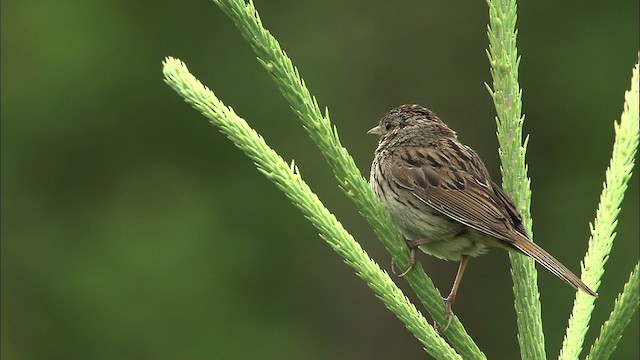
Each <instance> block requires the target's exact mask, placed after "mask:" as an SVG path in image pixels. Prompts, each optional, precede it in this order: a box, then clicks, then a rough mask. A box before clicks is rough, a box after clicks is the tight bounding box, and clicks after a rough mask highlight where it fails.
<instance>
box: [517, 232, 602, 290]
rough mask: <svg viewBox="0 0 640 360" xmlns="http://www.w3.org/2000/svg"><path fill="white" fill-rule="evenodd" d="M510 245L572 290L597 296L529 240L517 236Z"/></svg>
mask: <svg viewBox="0 0 640 360" xmlns="http://www.w3.org/2000/svg"><path fill="white" fill-rule="evenodd" d="M512 245H513V246H514V247H515V248H516V249H518V250H520V251H521V252H522V253H524V254H525V255H528V256H530V257H532V258H533V259H535V261H536V262H537V263H538V264H540V265H542V266H544V267H545V268H546V269H547V270H549V271H550V272H551V273H552V274H554V275H555V276H557V277H559V278H560V279H562V280H564V281H565V282H567V283H568V284H569V285H571V286H573V288H574V289H576V290H578V289H580V290H582V291H584V292H586V293H587V294H589V295H591V296H598V294H596V292H595V291H593V290H591V289H590V288H589V287H588V286H587V285H586V284H585V283H583V282H582V280H580V278H579V277H577V276H576V275H575V274H574V273H572V272H571V270H569V269H567V268H566V267H565V266H564V265H562V264H561V263H560V262H559V261H558V260H556V259H555V258H554V257H553V256H551V254H549V253H548V252H546V251H545V250H544V249H543V248H541V247H540V246H538V245H537V244H536V243H534V242H532V241H531V240H529V239H527V238H525V237H523V236H522V235H520V234H518V238H517V240H516V241H514V242H513V243H512Z"/></svg>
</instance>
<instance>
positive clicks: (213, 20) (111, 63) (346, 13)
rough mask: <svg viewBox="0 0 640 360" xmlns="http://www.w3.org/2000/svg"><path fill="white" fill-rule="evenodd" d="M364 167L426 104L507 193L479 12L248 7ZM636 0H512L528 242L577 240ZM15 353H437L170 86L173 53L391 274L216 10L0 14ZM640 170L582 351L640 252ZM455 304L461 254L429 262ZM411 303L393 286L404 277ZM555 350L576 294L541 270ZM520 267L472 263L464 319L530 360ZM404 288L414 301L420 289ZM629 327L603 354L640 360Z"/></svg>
mask: <svg viewBox="0 0 640 360" xmlns="http://www.w3.org/2000/svg"><path fill="white" fill-rule="evenodd" d="M256 3H257V7H258V10H259V11H260V14H261V16H262V19H263V21H264V24H265V26H267V28H269V29H270V30H271V31H272V33H273V34H274V35H275V36H276V37H277V38H278V39H279V40H280V42H281V44H282V46H283V48H284V49H285V50H286V51H287V52H288V54H289V55H290V56H291V57H292V59H293V60H294V63H295V64H296V65H297V66H298V67H299V69H300V70H301V73H302V76H303V77H304V79H305V80H306V82H307V84H308V86H309V88H310V89H311V91H312V93H313V94H315V95H316V96H317V98H318V100H319V103H320V104H321V106H322V107H324V106H328V107H329V109H330V111H331V119H332V120H333V122H334V123H335V125H336V126H337V127H338V129H339V131H340V135H341V139H342V141H343V144H344V145H345V146H347V147H348V148H349V149H350V151H351V153H352V155H353V156H354V158H355V160H356V162H357V164H358V165H359V167H360V169H361V170H362V172H363V174H365V176H368V172H369V165H370V162H371V159H372V154H373V150H374V148H375V145H376V139H375V138H374V137H370V136H367V135H366V134H365V131H366V130H368V129H369V128H371V127H372V126H373V125H374V124H376V123H377V121H378V119H379V118H380V117H381V116H382V115H383V114H384V113H385V112H386V111H387V110H389V109H390V108H392V107H394V106H396V105H399V104H401V103H420V104H423V105H425V106H428V107H429V108H431V109H433V110H434V111H436V112H437V113H438V114H439V115H440V116H441V117H442V118H443V119H444V120H445V121H446V122H447V123H448V124H449V125H451V127H453V128H454V129H455V130H457V131H458V134H459V137H460V138H461V139H462V141H463V142H466V143H467V144H469V145H470V146H472V147H474V148H475V149H476V150H477V151H478V152H479V153H480V155H481V156H482V157H483V159H484V160H485V162H486V164H487V166H488V167H489V169H490V170H491V172H492V174H493V175H494V177H495V178H496V179H499V170H498V169H499V163H498V157H497V152H496V148H497V141H496V139H495V123H494V114H495V112H494V109H493V105H492V102H491V100H490V98H489V96H488V94H487V91H486V89H485V87H484V85H483V82H490V74H489V70H488V61H487V59H486V55H485V49H486V47H487V39H486V23H487V21H488V10H487V6H486V3H485V2H484V1H470V2H465V3H464V4H461V3H458V2H447V1H439V2H436V1H398V2H395V3H394V4H393V5H391V3H390V2H370V1H364V0H354V1H337V0H333V1H293V0H280V1H275V0H274V1H258V0H256ZM637 14H638V2H637V1H618V2H595V1H589V2H586V3H585V2H582V3H580V4H579V5H577V4H576V3H575V2H569V1H564V2H557V1H548V0H547V1H535V2H533V1H528V2H527V1H523V2H522V3H521V4H520V7H519V25H518V28H519V30H520V35H519V43H518V47H519V51H520V54H521V55H522V63H521V68H520V79H521V85H522V87H523V89H524V109H523V110H524V113H525V114H526V118H527V121H526V123H525V131H526V132H527V133H528V134H530V136H531V141H530V145H529V151H528V157H527V161H528V164H529V170H530V171H529V173H530V175H531V178H532V190H533V203H532V212H533V216H534V233H535V239H536V241H537V242H538V243H539V244H541V245H542V246H543V247H544V248H545V249H547V250H548V251H549V252H551V253H552V254H554V255H555V256H556V257H557V258H558V259H560V260H561V261H562V262H564V263H565V264H566V265H567V266H568V267H569V268H571V269H572V270H574V271H577V270H578V266H579V265H578V264H579V261H580V260H581V259H582V257H583V255H584V252H585V250H586V244H587V239H588V237H589V228H588V222H589V221H592V220H593V218H594V215H595V209H596V206H597V203H598V197H599V194H600V191H601V187H602V182H603V181H604V170H605V168H606V167H607V164H608V159H609V157H610V154H611V146H612V141H613V125H612V123H613V120H614V119H618V118H619V116H620V113H621V111H622V103H623V94H624V91H625V90H627V89H628V88H629V81H630V75H631V69H632V66H633V64H634V63H635V62H636V59H637V51H638V15H637ZM1 20H2V28H1V30H2V39H1V40H2V89H1V90H2V114H1V115H2V194H1V195H2V209H1V210H2V322H1V325H2V328H1V331H2V343H1V346H2V357H3V358H6V359H79V358H82V359H113V358H120V359H224V358H230V359H254V358H264V359H270V358H272V359H295V358H300V359H389V358H403V359H409V358H412V359H413V358H424V357H425V353H424V352H423V350H422V349H421V347H420V345H419V344H418V342H417V341H415V340H414V339H413V338H412V337H411V335H410V334H409V333H408V332H407V331H406V330H405V329H404V328H403V326H402V324H401V323H400V322H399V321H398V320H397V319H395V318H394V316H393V315H392V314H391V313H390V312H388V311H387V310H386V309H385V308H384V307H383V305H382V304H381V303H380V302H379V301H378V300H377V299H376V298H375V297H374V296H373V295H372V293H371V292H370V291H369V290H368V288H367V287H366V286H365V284H364V283H363V282H362V281H361V280H360V279H358V278H357V277H356V276H355V275H354V274H353V273H352V271H351V270H350V269H349V268H348V267H347V266H345V265H344V264H343V263H342V262H341V260H340V259H339V257H338V256H337V255H336V254H334V253H333V252H332V251H331V250H330V248H329V247H328V246H327V245H326V244H325V243H323V241H322V240H320V238H319V237H318V236H317V234H316V232H315V231H314V229H313V228H312V226H311V225H310V224H309V223H308V222H307V221H306V220H305V219H304V218H303V217H302V216H301V215H300V214H299V213H298V211H297V210H296V209H294V208H293V207H292V206H291V205H290V204H289V203H288V201H287V200H286V199H285V197H284V196H283V195H282V194H281V193H280V192H279V191H278V190H277V189H276V188H275V187H274V186H273V185H272V184H270V183H269V182H268V181H267V180H266V179H265V178H264V177H263V176H262V175H261V174H259V173H258V172H257V171H256V170H255V168H254V166H253V165H252V164H251V162H250V161H248V160H247V159H246V158H245V157H244V155H242V154H241V153H240V151H239V150H237V149H235V148H234V147H233V146H232V145H231V143H230V142H229V141H228V140H227V139H225V138H224V136H222V135H220V134H219V133H217V132H216V131H215V129H214V128H213V127H211V126H210V125H209V124H208V123H207V122H206V121H205V120H204V118H203V117H202V116H201V115H199V114H198V113H197V112H196V111H194V110H192V109H191V108H190V107H189V106H187V105H186V104H185V103H183V101H182V100H181V99H180V98H179V97H178V96H177V95H176V94H175V93H173V91H171V90H170V89H169V87H167V86H166V85H164V84H163V82H162V74H161V61H162V60H163V58H164V57H165V56H168V55H171V56H175V57H179V58H180V59H182V60H183V61H185V62H186V63H187V65H188V66H189V68H190V70H191V71H192V72H193V73H194V74H195V75H196V76H198V77H199V78H200V79H201V80H202V81H203V82H204V83H205V84H207V85H208V86H209V87H211V88H212V89H213V90H214V91H215V92H216V94H217V95H218V96H219V97H220V99H222V100H223V101H224V102H225V103H226V104H228V105H230V106H233V107H234V108H235V109H236V111H237V112H238V113H239V114H240V115H241V116H243V117H244V118H245V119H247V121H248V122H249V123H250V124H251V125H252V126H254V127H255V128H256V129H257V130H258V131H259V132H260V133H261V134H263V135H264V137H265V138H266V139H267V141H268V142H269V144H270V145H271V146H273V147H274V148H275V149H276V150H277V151H279V152H280V154H282V155H283V156H284V157H285V158H286V159H292V158H295V159H296V164H299V167H300V169H301V171H302V175H303V177H304V178H305V180H306V181H307V182H308V183H309V184H310V185H311V187H312V188H313V189H314V190H315V191H316V192H317V194H318V195H319V196H320V198H321V199H322V200H323V201H324V202H325V204H326V205H327V206H328V208H329V209H331V210H332V211H334V212H335V214H336V215H337V216H338V218H339V219H340V220H341V221H342V223H343V224H344V225H345V227H346V228H347V229H348V230H349V231H351V233H352V234H353V235H354V236H355V237H356V239H358V240H359V241H360V242H361V244H362V245H363V246H364V247H365V249H367V251H368V252H369V253H370V255H371V256H372V257H373V258H375V259H376V260H377V261H378V262H379V263H380V264H382V265H383V266H384V267H385V268H386V269H389V256H388V255H387V254H386V252H385V251H384V250H383V249H382V247H381V245H380V244H379V243H378V241H377V239H376V238H375V236H374V234H373V232H372V231H371V229H370V228H369V227H368V225H367V224H366V222H365V221H364V220H363V219H362V218H361V217H360V216H359V215H358V214H357V211H356V209H355V207H354V206H353V205H352V204H351V202H350V201H349V200H348V199H346V197H345V196H344V195H343V194H342V193H341V192H340V191H339V189H338V188H337V186H336V183H335V181H334V179H333V175H332V174H331V172H330V170H329V169H328V167H327V165H326V164H325V163H324V161H323V160H322V158H321V156H320V154H319V152H318V151H317V150H316V148H315V147H314V145H313V144H312V142H311V141H310V140H309V139H308V138H307V136H306V134H305V133H304V131H303V130H302V128H301V126H300V123H299V122H298V120H297V119H296V117H295V116H294V115H293V114H292V113H291V111H290V110H289V109H288V106H287V104H286V102H285V101H284V100H283V98H282V97H281V96H280V94H279V93H278V91H277V90H276V88H275V86H274V84H273V83H272V82H271V80H270V78H269V77H268V75H267V73H266V72H265V71H263V70H262V69H261V67H260V66H259V64H258V63H257V62H256V61H255V59H254V56H253V54H252V52H251V50H250V48H249V46H248V45H247V44H246V43H245V42H244V40H243V39H242V38H241V37H240V35H239V33H238V32H237V31H236V29H235V27H234V26H233V25H232V24H231V22H230V21H229V20H228V19H227V18H226V17H225V16H224V15H223V14H222V12H221V11H220V10H219V9H218V8H217V7H216V6H215V5H214V4H213V3H212V2H211V1H187V2H178V1H155V2H150V1H138V2H130V1H123V0H112V1H78V0H62V1H57V2H41V1H30V0H25V1H2V18H1ZM638 215H639V214H638V172H637V166H636V172H635V174H634V178H633V180H632V182H631V184H630V187H629V191H628V192H627V196H626V198H625V201H624V203H623V208H622V212H621V215H620V224H619V226H618V237H617V241H616V243H615V246H614V248H613V252H612V254H611V258H610V259H609V262H608V263H607V266H606V268H607V272H606V275H605V277H604V279H603V285H602V286H601V288H600V290H599V294H600V297H599V298H598V300H597V302H596V304H597V308H596V311H595V313H594V315H593V322H592V326H591V329H590V331H589V333H588V336H587V341H586V343H587V345H590V344H591V343H592V342H593V340H594V339H595V337H596V335H597V333H598V331H599V328H600V325H601V324H602V322H603V321H604V320H605V319H606V318H607V317H608V314H609V312H610V310H611V308H612V304H613V299H614V297H615V295H616V294H617V293H618V292H619V291H620V290H621V287H622V285H623V283H624V282H625V281H626V279H627V278H628V275H629V272H630V271H631V269H632V267H633V266H634V264H635V263H636V262H637V261H638V251H639V250H638V237H639V232H638V220H637V219H638ZM420 259H421V261H422V264H423V265H424V266H425V268H426V270H427V272H428V273H429V274H431V275H432V277H433V279H434V281H435V283H436V285H437V286H438V287H439V288H440V289H442V290H443V291H448V290H449V287H450V285H451V282H452V281H453V277H454V275H455V270H456V267H457V264H454V263H446V262H442V261H439V260H436V259H434V258H430V257H427V256H421V257H420ZM397 282H398V283H399V284H400V286H402V287H403V288H404V289H407V290H408V287H407V286H406V283H405V282H404V281H403V280H398V281H397ZM539 283H540V291H541V298H542V302H543V314H542V315H543V320H544V328H545V333H546V335H547V351H548V354H549V357H550V358H552V357H555V356H556V354H557V353H558V350H559V348H560V345H561V341H562V337H563V335H564V329H565V326H566V322H567V318H568V314H569V312H570V309H571V306H572V302H573V296H574V293H573V291H572V290H571V288H570V287H568V286H567V285H566V284H564V283H562V282H561V281H559V280H558V279H556V278H555V277H554V276H553V275H551V274H549V273H548V272H546V271H544V270H541V271H540V272H539ZM511 286H512V285H511V278H510V274H509V263H508V258H507V256H506V254H505V253H503V252H501V251H496V250H494V251H493V252H491V253H490V254H489V255H487V256H485V257H482V258H479V259H477V260H473V261H472V262H471V263H470V266H469V268H468V271H467V273H466V274H465V278H464V280H463V283H462V286H461V289H460V293H459V296H458V299H457V301H456V305H455V311H456V314H457V315H458V316H460V318H461V319H462V321H463V323H464V324H465V326H466V328H467V330H468V331H469V333H470V334H471V335H472V336H473V337H474V339H475V340H476V341H477V343H478V344H479V346H480V347H481V348H482V349H483V350H484V351H485V352H486V354H487V355H488V356H489V358H492V359H497V358H501V359H507V358H509V359H513V358H518V357H519V351H518V345H517V340H516V323H515V315H514V312H513V306H512V303H513V295H512V291H511ZM407 293H409V291H407ZM637 338H638V319H637V317H636V318H635V319H634V320H633V321H632V323H631V324H630V326H629V329H628V331H627V332H626V333H625V336H624V337H623V339H622V341H621V342H620V345H619V349H618V350H617V352H616V353H615V354H614V355H615V356H614V357H615V358H616V359H632V358H638V341H637Z"/></svg>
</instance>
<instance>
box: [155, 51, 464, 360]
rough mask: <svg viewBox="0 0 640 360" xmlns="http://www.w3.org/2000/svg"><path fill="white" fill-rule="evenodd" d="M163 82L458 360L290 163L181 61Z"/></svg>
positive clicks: (389, 303) (439, 352)
mask: <svg viewBox="0 0 640 360" xmlns="http://www.w3.org/2000/svg"><path fill="white" fill-rule="evenodd" d="M163 72H164V76H165V82H166V83H167V84H169V85H170V86H171V87H172V88H173V89H174V90H175V91H176V92H178V94H180V95H181V96H182V97H183V98H184V99H185V101H186V102H188V103H189V104H191V105H192V106H193V107H194V108H196V109H197V110H199V111H200V112H201V113H202V114H203V115H204V116H205V117H207V118H208V119H209V120H210V122H211V123H212V124H213V125H215V126H217V127H218V128H219V129H220V131H221V132H222V133H224V134H225V135H226V136H227V137H228V138H229V139H230V140H231V141H232V142H233V143H234V144H235V145H236V146H237V147H238V148H240V149H241V150H242V151H244V152H245V154H246V155H247V156H248V157H249V158H251V159H252V160H253V161H254V162H255V164H256V166H257V168H258V170H259V171H260V172H262V173H263V174H264V175H265V176H266V177H267V178H269V180H271V181H272V182H273V183H275V185H276V186H277V187H278V188H279V189H280V190H282V191H283V192H284V193H285V195H286V196H287V197H288V198H289V199H290V200H291V202H292V203H293V204H294V205H295V206H296V207H297V208H298V209H299V210H300V211H302V213H303V214H304V216H305V217H306V218H307V219H309V221H311V223H312V224H313V225H314V226H315V227H316V229H317V230H318V231H319V232H320V236H321V237H322V238H323V239H324V240H325V241H326V242H327V243H328V244H329V245H330V246H331V247H332V248H333V249H334V250H335V251H336V252H337V253H338V254H340V256H342V257H343V259H344V261H345V263H347V265H349V266H350V267H352V268H353V269H354V270H355V272H356V274H357V275H358V276H359V277H360V278H362V279H363V280H365V282H366V283H367V285H368V286H369V287H370V288H371V289H372V290H373V291H374V293H375V294H376V296H377V297H378V298H380V299H381V300H382V302H383V303H384V304H385V306H386V307H387V308H388V309H389V310H391V312H393V313H394V314H395V315H396V316H397V317H398V318H399V319H400V320H401V321H402V322H403V323H404V324H405V326H406V327H407V329H409V331H411V333H412V334H413V335H414V336H415V337H416V338H417V339H418V340H419V341H420V342H421V343H422V344H423V345H424V347H425V350H426V351H427V352H428V353H429V354H431V355H432V356H434V357H435V358H437V359H461V357H460V356H459V355H458V354H456V352H455V351H454V350H453V349H452V348H451V347H450V346H449V344H447V343H446V342H445V341H444V339H443V338H442V337H440V336H439V335H438V334H437V333H436V331H435V330H434V329H433V328H432V327H431V326H430V325H429V324H428V323H427V321H426V320H425V318H424V317H423V316H422V314H420V312H419V311H418V310H417V309H416V308H415V307H414V306H413V304H411V302H410V301H409V300H408V299H407V298H406V297H405V296H404V294H403V293H402V291H401V290H400V289H399V288H398V287H397V286H396V285H395V284H394V283H393V281H392V280H391V278H390V277H389V275H388V274H387V273H386V272H384V271H383V270H382V269H380V267H379V266H378V265H377V264H376V263H375V262H374V261H373V260H371V259H370V258H369V256H368V255H367V254H366V252H365V251H364V250H363V249H362V248H361V247H360V245H359V244H358V243H357V242H356V241H355V240H354V239H353V237H352V236H351V234H349V233H348V232H347V231H346V230H345V229H344V227H342V224H340V222H339V221H338V220H337V219H336V218H335V216H334V215H333V214H331V213H330V212H329V210H327V208H325V207H324V205H323V204H322V202H321V201H320V199H318V197H317V196H316V195H315V194H314V193H313V192H312V191H311V189H310V188H309V186H308V185H307V184H306V183H305V182H304V181H303V180H302V178H301V177H300V173H299V171H298V169H297V167H295V165H294V164H293V163H292V164H291V166H289V165H288V164H287V163H286V162H285V161H284V160H283V159H282V158H281V157H280V156H279V155H278V154H277V153H276V152H275V151H274V150H273V149H271V148H270V147H269V146H268V145H267V144H266V142H265V141H264V139H263V138H262V137H261V136H260V135H258V134H257V133H256V132H255V131H254V130H253V129H252V128H251V127H249V125H248V124H247V123H246V121H244V120H243V119H242V118H240V117H239V116H237V115H236V114H235V112H234V111H233V110H232V109H231V108H228V107H226V106H225V105H224V104H223V103H222V102H221V101H220V100H218V99H217V98H216V96H215V95H214V94H213V92H211V91H210V90H209V89H208V88H206V87H205V86H204V85H202V84H201V83H200V82H199V81H198V80H197V79H196V78H195V77H194V76H193V75H191V74H190V73H189V71H188V70H187V68H186V66H185V65H184V64H183V63H182V62H181V61H179V60H176V59H173V58H167V59H166V60H165V62H164V68H163Z"/></svg>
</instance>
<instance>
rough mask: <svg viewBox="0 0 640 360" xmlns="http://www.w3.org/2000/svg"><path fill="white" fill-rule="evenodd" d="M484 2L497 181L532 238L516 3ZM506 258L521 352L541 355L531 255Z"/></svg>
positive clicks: (527, 356) (504, 0)
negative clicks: (495, 130) (497, 156)
mask: <svg viewBox="0 0 640 360" xmlns="http://www.w3.org/2000/svg"><path fill="white" fill-rule="evenodd" d="M488 4H489V28H488V36H489V50H488V56H489V62H490V64H491V76H492V78H493V90H492V89H491V88H489V93H490V94H491V97H492V98H493V101H494V104H495V107H496V112H497V115H498V116H497V118H496V122H497V124H498V141H499V143H500V150H499V153H500V160H501V161H502V167H501V171H502V186H503V189H504V190H505V191H506V193H507V194H509V195H510V196H511V198H512V199H513V201H514V203H515V205H516V207H517V208H518V210H519V211H520V214H521V215H522V220H523V221H522V222H523V225H524V227H525V229H526V230H527V233H528V234H529V236H530V238H531V239H533V234H532V231H531V228H532V221H531V213H530V210H529V207H530V203H531V188H530V180H529V177H528V175H527V166H526V163H525V153H526V148H527V141H526V140H525V141H524V144H523V141H522V124H523V122H524V116H523V115H522V91H521V90H520V86H519V84H518V66H519V64H520V58H519V56H518V50H517V47H516V38H517V30H516V19H517V15H516V9H517V6H516V1H515V0H488ZM509 259H510V260H511V277H512V279H513V293H514V297H515V309H516V314H517V319H518V341H519V343H520V353H521V356H522V358H523V359H546V355H545V348H544V334H543V332H542V317H541V309H540V293H539V292H538V282H537V273H536V269H535V265H534V260H533V259H531V258H529V257H526V256H524V255H521V254H518V253H515V252H511V253H509Z"/></svg>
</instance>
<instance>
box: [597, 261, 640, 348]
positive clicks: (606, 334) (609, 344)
mask: <svg viewBox="0 0 640 360" xmlns="http://www.w3.org/2000/svg"><path fill="white" fill-rule="evenodd" d="M638 281H639V279H638V264H636V266H635V268H634V269H633V271H632V272H631V275H630V276H629V281H627V283H626V284H625V285H624V290H623V291H622V293H621V294H620V295H619V296H618V298H617V299H616V302H615V304H614V306H613V311H612V312H611V315H610V316H609V320H607V321H605V323H604V325H602V329H601V330H600V336H599V337H598V339H597V340H596V342H595V343H594V344H593V346H592V347H591V352H590V353H589V355H588V356H587V360H606V359H608V358H609V357H610V356H611V354H612V353H613V351H614V350H615V349H616V346H617V345H618V342H619V341H620V339H621V338H622V332H623V331H624V329H625V328H626V327H627V325H629V323H630V322H631V319H633V314H635V312H636V310H638V306H640V297H639V296H640V294H639V292H638Z"/></svg>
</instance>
